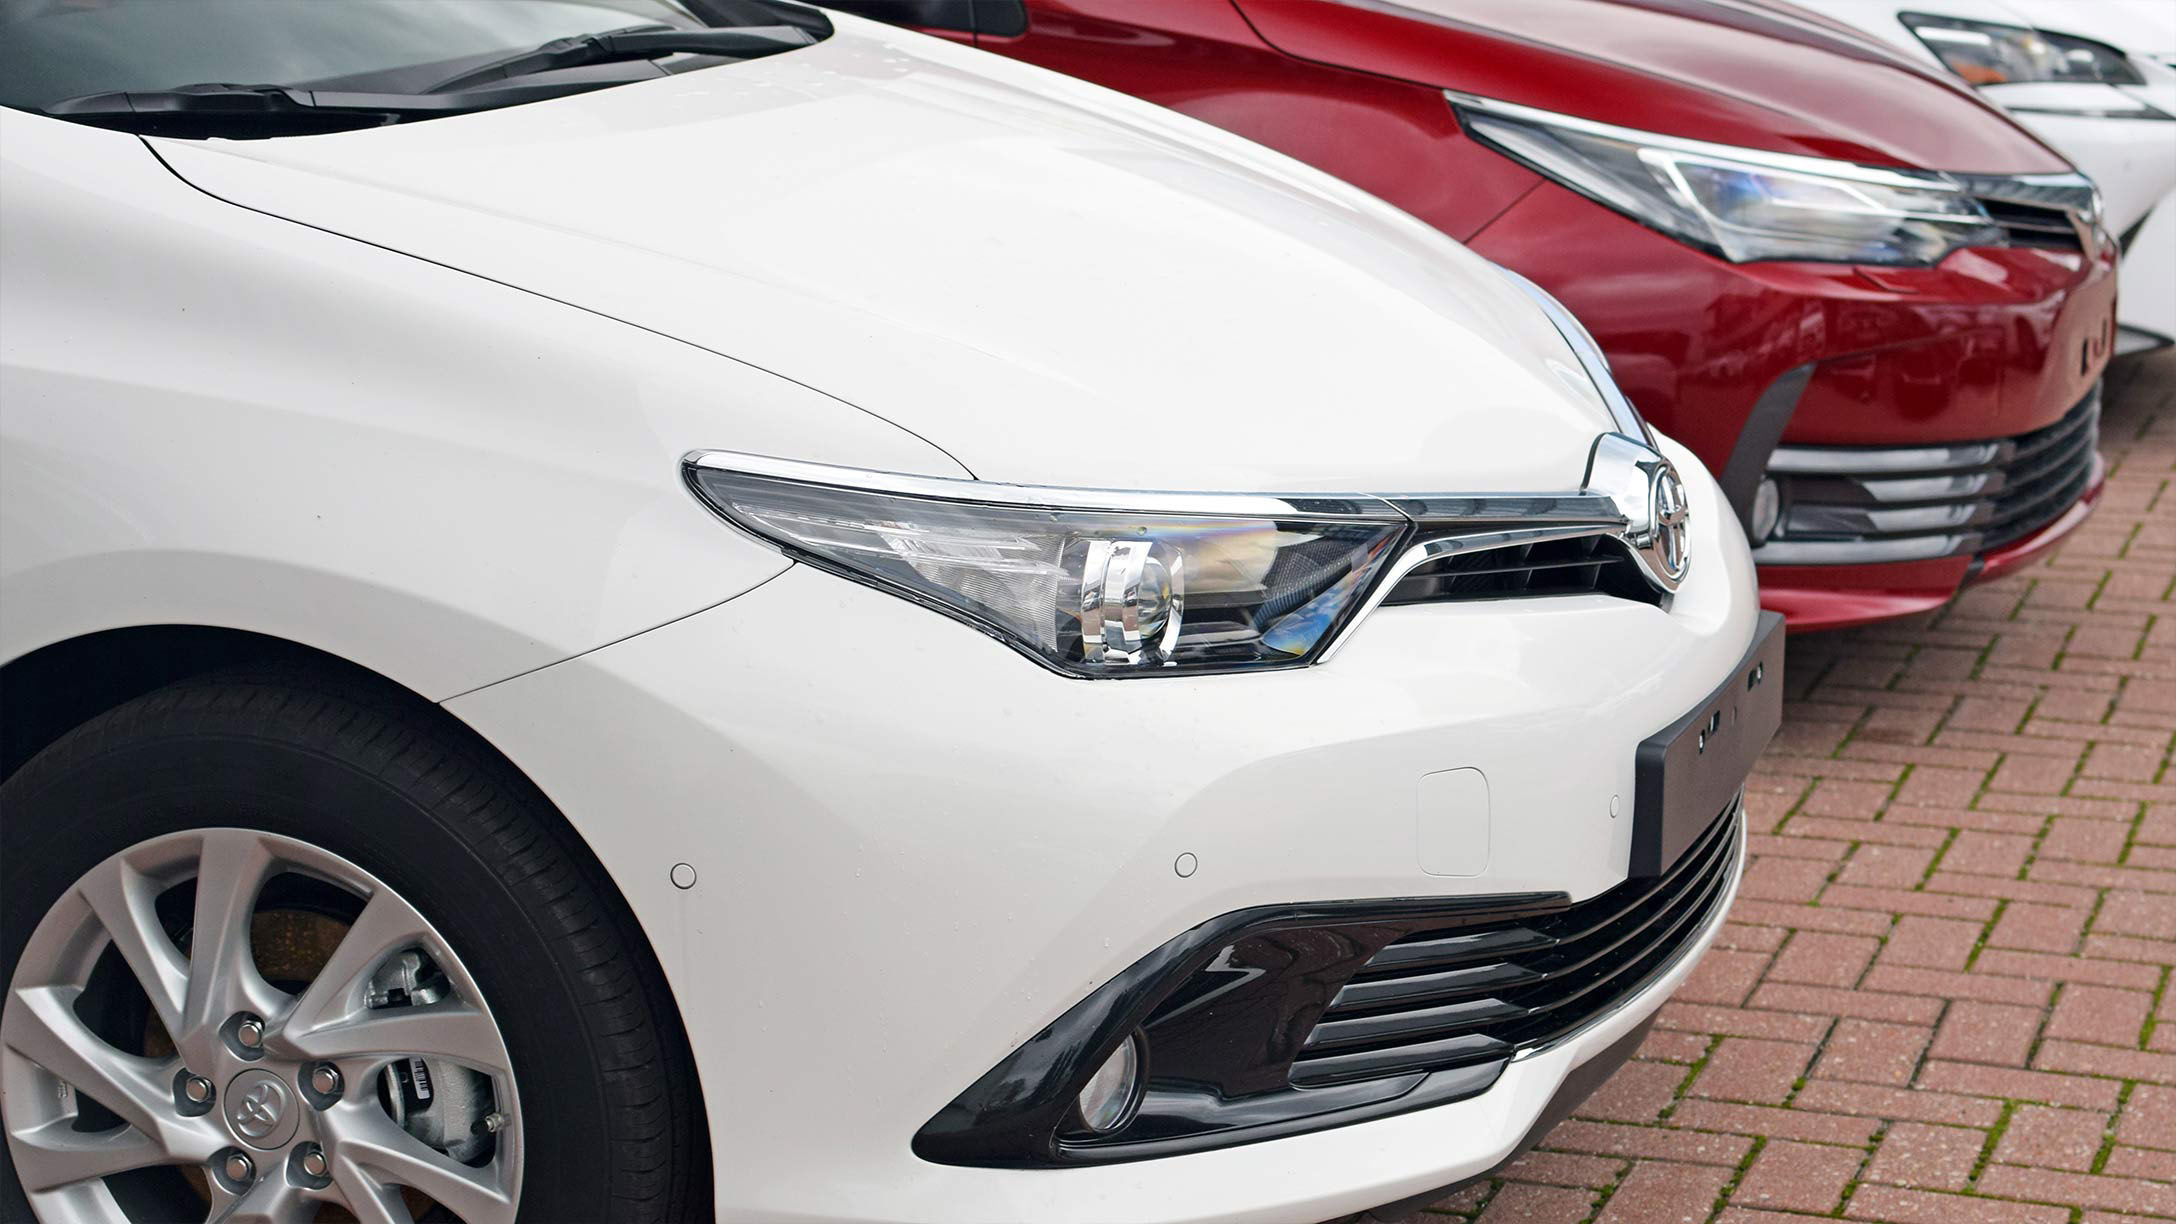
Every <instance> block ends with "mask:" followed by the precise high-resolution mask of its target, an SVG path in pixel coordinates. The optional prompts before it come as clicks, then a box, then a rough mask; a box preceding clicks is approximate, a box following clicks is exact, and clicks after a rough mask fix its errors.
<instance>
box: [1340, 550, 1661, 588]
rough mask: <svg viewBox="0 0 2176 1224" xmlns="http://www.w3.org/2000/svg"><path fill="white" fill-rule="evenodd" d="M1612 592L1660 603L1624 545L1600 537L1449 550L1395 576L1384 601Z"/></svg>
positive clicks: (1651, 585) (1652, 585)
mask: <svg viewBox="0 0 2176 1224" xmlns="http://www.w3.org/2000/svg"><path fill="white" fill-rule="evenodd" d="M1585 594H1602V595H1612V596H1615V597H1617V598H1619V599H1631V600H1636V601H1638V602H1640V603H1645V604H1659V603H1660V602H1661V600H1662V593H1661V592H1660V591H1658V590H1657V589H1656V588H1655V586H1654V584H1652V583H1650V582H1648V581H1647V578H1646V576H1645V575H1643V574H1641V573H1640V570H1639V564H1638V563H1637V562H1635V561H1634V560H1633V559H1632V554H1631V553H1629V552H1626V551H1625V547H1624V545H1623V544H1621V543H1619V542H1618V541H1617V540H1615V539H1613V538H1611V537H1609V536H1604V535H1588V536H1579V537H1576V538H1573V539H1568V540H1545V541H1542V542H1540V543H1535V544H1513V545H1507V546H1505V547H1501V548H1491V549H1484V550H1480V551H1476V552H1461V553H1453V554H1451V555H1449V556H1446V557H1438V558H1436V559H1435V560H1432V561H1429V562H1427V563H1426V564H1424V565H1421V566H1419V567H1417V568H1415V569H1414V570H1412V571H1411V572H1409V573H1407V574H1406V575H1405V576H1404V577H1402V578H1400V579H1398V582H1397V584H1396V585H1395V586H1393V587H1391V588H1390V594H1389V595H1387V596H1385V597H1384V599H1383V602H1384V603H1386V604H1415V603H1447V602H1451V601H1455V600H1466V599H1519V598H1528V597H1533V596H1539V595H1585Z"/></svg>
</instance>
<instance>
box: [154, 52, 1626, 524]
mask: <svg viewBox="0 0 2176 1224" xmlns="http://www.w3.org/2000/svg"><path fill="white" fill-rule="evenodd" d="M836 20H837V25H838V32H837V33H836V34H835V35H834V36H833V37H831V38H829V39H827V40H825V41H823V42H821V43H819V44H818V45H816V46H813V47H809V48H806V49H803V50H799V51H794V52H790V53H786V54H780V55H774V56H771V57H768V58H764V59H761V60H755V61H750V62H747V63H742V64H735V65H730V66H724V67H717V68H710V69H704V70H700V71H694V72H688V73H683V74H681V75H678V76H673V77H670V78H664V79H659V80H655V81H645V82H641V83H637V84H629V85H622V86H617V87H613V88H609V89H602V90H597V91H594V92H591V93H587V94H582V95H578V96H574V97H568V98H562V99H558V100H555V101H550V102H541V103H535V104H531V105H526V106H517V107H511V108H507V109H503V110H497V111H489V112H483V113H478V114H474V115H468V116H463V117H459V118H449V119H441V120H434V121H430V122H423V123H415V124H410V125H404V126H395V127H387V128H378V129H372V130H367V131H359V132H347V133H341V134H337V135H329V136H312V137H293V138H285V139H275V140H256V141H208V142H195V141H176V140H153V141H151V142H150V143H151V145H152V147H153V148H154V150H155V151H156V152H157V153H158V154H159V156H161V157H162V158H164V159H165V160H166V161H167V163H168V164H169V165H170V166H172V167H173V169H174V170H175V171H176V172H177V173H178V174H180V175H181V176H182V177H183V178H185V179H187V180H188V181H189V182H191V183H193V184H195V185H196V186H198V187H199V188H200V189H202V190H204V191H206V192H208V193H210V194H212V195H215V196H218V197H220V198H223V199H225V200H228V201H230V202H232V203H235V204H238V205H242V206H245V207H248V208H252V209H256V210H259V211H262V212H265V213H269V214H273V215H275V216H278V217H282V218H287V219H290V220H292V221H297V222H301V223H303V224H307V225H311V226H316V227H319V228H322V229H326V230H330V231H333V232H336V233H340V234H345V235H349V236H352V237H354V238H357V239H360V240H363V241H366V242H370V243H375V244H378V245H381V246H384V247H388V248H391V249H394V250H398V251H403V252H407V253H410V254H413V255H415V256H418V257H420V258H422V259H426V260H430V261H432V262H435V263H439V264H444V265H447V266H450V267H454V268H459V269H463V270H465V271H468V272H472V273H474V274H476V275H478V276H483V277H488V278H490V279H492V280H496V281H499V282H503V283H504V284H507V285H510V286H513V287H516V288H518V289H521V290H526V291H528V292H532V293H537V294H541V295H544V296H547V297H551V298H554V299H558V300H560V301H562V302H566V303H569V304H571V305H573V306H577V307H580V308H583V309H586V310H590V311H594V312H598V313H601V314H605V315H609V316H612V317H614V318H617V319H620V320H624V321H625V322H627V323H630V324H633V325H635V326H637V327H642V328H646V329H649V330H652V331H655V332H659V333H662V334H664V335H667V336H671V337H674V338H676V339H679V340H683V341H685V342H687V343H689V344H693V345H697V346H700V347H702V348H705V349H709V350H712V351H714V352H716V353H718V354H721V355H723V356H726V357H730V358H732V359H734V360H737V361H740V362H744V363H747V364H750V365H754V366H757V367H760V368H762V369H765V370H768V371H771V372H772V373H775V374H778V375H780V376H783V377H785V378H788V379H792V380H794V381H797V382H800V383H803V384H805V385H807V386H810V387H813V388H816V389H817V390H820V391H822V392H825V393H827V394H829V395H831V396H834V397H837V398H839V399H842V400H845V401H847V402H849V403H851V404H853V405H855V406H857V407H860V408H862V409H864V410H866V411H868V412H871V413H874V414H876V415H878V416H880V417H883V418H886V419H888V420H890V421H892V422H894V423H895V424H897V425H899V426H901V427H903V428H905V429H907V430H910V431H912V432H914V433H916V434H918V435H920V436H922V437H923V438H925V439H927V440H929V441H930V442H932V443H934V444H935V445H936V446H938V447H940V448H942V449H944V450H945V451H947V452H948V453H949V454H950V455H952V456H953V457H954V458H956V459H957V461H958V462H959V464H960V465H962V466H963V467H965V468H966V469H967V470H968V471H969V472H971V473H973V474H974V475H976V476H978V477H981V478H983V479H990V480H1004V481H1013V482H1021V483H1043V484H1062V485H1076V486H1093V487H1109V488H1129V489H1172V488H1178V489H1211V490H1234V489H1253V490H1265V491H1285V490H1290V491H1300V492H1310V491H1327V490H1333V489H1334V490H1355V491H1359V490H1365V491H1379V490H1473V491H1479V492H1497V491H1506V490H1535V489H1541V490H1548V489H1561V488H1566V487H1575V486H1576V485H1577V483H1578V481H1579V479H1580V477H1581V475H1582V473H1583V471H1584V464H1585V460H1586V456H1587V452H1588V449H1589V446H1590V444H1591V443H1592V441H1593V439H1594V437H1595V436H1596V435H1597V434H1598V433H1600V432H1603V431H1605V430H1607V429H1608V428H1610V424H1609V417H1608V415H1607V411H1606V409H1605V408H1604V407H1603V405H1602V402H1601V400H1600V397H1599V396H1598V395H1597V393H1596V392H1595V391H1594V389H1593V386H1592V384H1591V382H1589V381H1587V380H1586V379H1585V377H1584V376H1583V375H1582V374H1581V373H1580V372H1579V370H1578V368H1577V366H1576V364H1575V359H1574V358H1573V356H1572V355H1571V353H1570V350H1569V349H1568V347H1567V346H1566V345H1565V343H1564V342H1563V339H1562V337H1561V336H1559V335H1558V334H1557V333H1556V331H1555V330H1554V329H1553V327H1552V326H1551V325H1550V324H1549V323H1548V322H1547V320H1546V318H1545V317H1544V316H1543V315H1542V314H1541V313H1540V312H1539V311H1538V310H1537V309H1536V308H1535V307H1534V306H1533V304H1532V303H1531V302H1530V301H1528V300H1527V299H1525V298H1524V297H1522V296H1521V295H1520V293H1519V292H1518V291H1517V290H1515V289H1514V288H1512V287H1511V286H1509V285H1508V284H1507V283H1506V282H1505V280H1504V278H1503V277H1502V275H1501V274H1500V273H1499V272H1498V271H1497V270H1496V268H1495V267H1494V265H1492V264H1489V263H1488V262H1487V261H1485V260H1483V259H1481V258H1480V257H1478V256H1476V255H1473V254H1472V253H1470V252H1468V251H1466V250H1465V249H1464V248H1462V247H1459V246H1458V245H1457V244H1455V243H1453V242H1451V241H1450V240H1448V239H1446V238H1444V237H1443V236H1442V235H1440V234H1439V233H1437V232H1436V231H1434V230H1433V229H1430V228H1429V227H1427V226H1425V225H1423V224H1421V223H1420V222H1418V221H1416V220H1414V219H1412V218H1411V217H1408V216H1406V215H1405V214H1403V213H1400V212H1398V211H1397V210H1395V209H1393V208H1391V207H1390V206H1388V205H1386V204H1384V203H1382V202H1381V201H1378V200H1376V199H1374V198H1373V197H1371V196H1368V195H1365V194H1364V193H1361V192H1359V191H1358V190H1356V189H1354V188H1351V187H1349V186H1346V185H1344V184H1342V183H1339V182H1337V181H1336V180H1333V179H1331V178H1329V177H1327V176H1325V175H1323V174H1320V173H1319V172H1316V171H1314V170H1312V169H1309V168H1307V167H1305V166H1302V165H1301V164H1299V163H1297V162H1294V161H1291V160H1289V159H1287V158H1284V157H1282V156H1280V155H1278V154H1275V153H1272V152H1270V151H1268V150H1265V149H1262V148H1260V147H1259V146H1256V145H1253V144H1251V143H1248V142H1246V141H1243V140H1240V139H1238V138H1236V137H1233V136H1229V135H1227V134H1225V133H1222V132H1219V131H1216V130H1214V129H1212V128H1210V127H1208V126H1206V125H1203V124H1199V123H1196V122H1194V121H1192V120H1188V119H1185V118H1183V117H1181V116H1178V115H1175V114H1172V113H1170V112H1167V111H1163V110H1160V109H1158V108H1155V107H1151V106H1149V105H1147V104H1145V103H1140V102H1136V101H1134V100H1132V99H1128V98H1125V97H1122V96H1121V95H1119V94H1116V93H1111V92H1109V91H1106V90H1103V89H1100V88H1097V87H1094V86H1091V85H1086V84H1083V83H1080V82H1076V81H1072V80H1069V79H1067V78H1063V77H1059V76H1057V75H1055V74H1050V73H1046V72H1043V71H1042V70H1040V69H1036V68H1032V67H1029V66H1026V65H1021V64H1016V63H1012V62H1010V61H1006V60H1002V59H999V58H998V57H996V56H989V55H984V54H981V53H979V52H975V51H972V50H968V49H964V48H959V47H955V46H952V45H950V44H947V43H944V42H942V41H941V40H937V39H931V38H926V37H923V36H920V35H916V34H911V33H907V32H903V31H893V30H890V29H888V28H886V27H882V26H877V25H874V24H872V23H867V22H862V21H859V20H855V19H851V18H845V17H840V18H837V19H836ZM388 359H394V360H397V356H390V355H389V358H388ZM489 359H490V357H489V354H488V353H485V352H479V354H478V360H489ZM611 407H612V406H611V405H600V409H602V410H610V409H611ZM669 441H670V442H671V444H672V445H674V446H675V447H681V448H686V449H690V450H692V449H697V448H706V447H718V448H726V449H732V448H734V447H735V445H736V439H735V438H733V437H732V436H729V435H725V434H713V435H706V436H691V437H687V438H682V439H674V440H669ZM790 457H794V458H804V459H816V460H821V459H824V458H825V457H826V455H825V451H824V445H823V439H822V438H821V437H820V436H814V435H813V434H812V436H811V437H810V438H809V439H808V442H807V445H806V447H805V448H803V450H802V453H800V454H797V455H794V456H790ZM954 474H957V473H954Z"/></svg>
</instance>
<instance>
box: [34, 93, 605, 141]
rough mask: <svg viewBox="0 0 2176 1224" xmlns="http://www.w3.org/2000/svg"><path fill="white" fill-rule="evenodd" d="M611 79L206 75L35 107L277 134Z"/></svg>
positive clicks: (212, 131)
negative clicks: (340, 80) (437, 86)
mask: <svg viewBox="0 0 2176 1224" xmlns="http://www.w3.org/2000/svg"><path fill="white" fill-rule="evenodd" d="M613 83H614V82H609V81H603V82H600V81H582V82H578V83H577V82H554V83H549V84H536V85H516V86H502V87H500V88H498V89H489V90H471V91H468V92H464V93H431V94H404V93H358V92H354V91H350V90H331V89H295V88H292V87H290V86H286V85H226V84H218V83H206V84H202V85H182V86H179V87H177V88H174V89H160V90H151V91H147V92H140V93H95V94H84V95H83V96H81V97H76V98H64V99H62V100H61V101H59V102H54V103H51V104H50V105H47V106H44V107H41V108H40V109H41V110H42V111H43V112H44V113H45V114H48V115H51V116H53V117H54V118H56V119H71V120H74V121H76V122H78V123H88V124H91V125H93V126H95V127H108V128H119V129H121V130H122V131H127V132H138V133H142V134H144V135H147V136H186V137H202V136H218V135H227V134H229V133H230V130H231V129H235V128H242V129H246V130H247V131H249V132H250V133H251V134H253V135H261V136H279V135H301V134H304V133H310V132H336V131H342V130H345V129H349V128H358V127H374V126H378V125H382V124H388V123H398V122H400V121H402V120H404V119H419V118H436V117H439V116H443V115H460V114H466V113H468V112H470V111H479V110H489V109H492V108H495V107H501V106H511V105H514V104H516V103H520V102H535V101H541V100H543V99H545V98H555V97H562V96H564V95H566V94H570V93H579V92H582V91H584V90H589V89H595V88H598V87H600V86H601V85H607V84H613Z"/></svg>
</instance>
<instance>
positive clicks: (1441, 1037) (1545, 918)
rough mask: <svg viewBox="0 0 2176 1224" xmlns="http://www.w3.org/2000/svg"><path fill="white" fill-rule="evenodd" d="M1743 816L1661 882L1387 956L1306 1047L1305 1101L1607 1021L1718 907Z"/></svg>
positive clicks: (1466, 928)
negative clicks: (1335, 1088)
mask: <svg viewBox="0 0 2176 1224" xmlns="http://www.w3.org/2000/svg"><path fill="white" fill-rule="evenodd" d="M1740 823H1741V821H1740V819H1739V806H1738V804H1737V803H1735V802H1733V803H1732V804H1731V805H1730V808H1729V810H1727V811H1725V812H1724V813H1722V815H1721V816H1720V817H1719V818H1718V819H1717V820H1716V821H1715V823H1714V824H1713V825H1711V826H1710V827H1709V828H1708V830H1707V832H1706V833H1704V834H1702V835H1701V837H1700V840H1699V841H1697V842H1695V843H1694V844H1693V845H1692V847H1691V848H1690V849H1688V850H1686V852H1685V854H1684V856H1683V857H1682V858H1680V859H1679V860H1678V861H1677V864H1676V865H1675V866H1673V867H1671V868H1670V870H1669V872H1668V873H1667V874H1665V875H1664V876H1663V877H1662V878H1660V879H1657V880H1641V881H1634V882H1628V883H1624V884H1620V885H1618V886H1617V887H1615V888H1612V889H1610V890H1609V891H1608V892H1605V893H1603V894H1602V895H1600V896H1598V897H1595V898H1593V899H1592V900H1588V901H1582V902H1580V903H1578V904H1577V905H1573V906H1571V907H1569V908H1568V909H1564V910H1561V911H1559V912H1557V913H1553V914H1540V915H1530V916H1526V917H1520V918H1512V919H1509V920H1506V921H1502V922H1499V923H1493V924H1488V923H1480V922H1473V921H1468V922H1466V923H1464V924H1462V925H1459V926H1456V927H1451V928H1448V929H1444V930H1438V931H1425V930H1424V931H1418V932H1415V933H1414V934H1411V935H1407V936H1405V937H1404V938H1402V939H1399V940H1398V941H1396V942H1394V943H1392V944H1389V945H1388V946H1386V947H1384V948H1383V949H1382V950H1381V951H1380V952H1377V953H1376V954H1375V955H1374V957H1373V958H1371V959H1370V960H1369V961H1368V963H1367V964H1366V965H1364V966H1363V967H1362V968H1361V970H1360V972H1359V973H1358V974H1357V975H1355V976H1354V977H1353V978H1352V980H1350V981H1348V982H1346V983H1345V984H1344V986H1343V987H1342V988H1340V989H1339V990H1338V992H1337V994H1336V995H1335V996H1333V997H1332V998H1331V1000H1330V1005H1329V1007H1328V1009H1327V1010H1325V1011H1324V1012H1323V1013H1322V1017H1321V1019H1320V1020H1318V1021H1317V1022H1316V1024H1315V1026H1314V1031H1313V1032H1312V1033H1310V1034H1309V1035H1308V1037H1307V1040H1306V1041H1305V1042H1303V1043H1302V1044H1301V1046H1300V1053H1299V1057H1298V1058H1297V1059H1295V1060H1294V1061H1293V1063H1292V1072H1291V1076H1292V1083H1293V1084H1295V1085H1297V1086H1299V1087H1303V1088H1311V1087H1320V1086H1322V1085H1326V1084H1335V1083H1342V1082H1345V1081H1349V1080H1364V1079H1374V1078H1377V1077H1380V1076H1386V1075H1398V1074H1403V1073H1408V1072H1414V1071H1431V1070H1439V1069H1441V1068H1444V1067H1455V1066H1462V1065H1465V1064H1469V1063H1475V1062H1484V1061H1487V1060H1490V1059H1498V1058H1505V1057H1508V1056H1510V1055H1511V1054H1514V1053H1516V1052H1517V1051H1519V1050H1522V1049H1532V1048H1534V1047H1536V1046H1540V1045H1546V1044H1547V1043H1548V1042H1550V1041H1552V1040H1554V1039H1556V1038H1558V1037H1561V1036H1563V1035H1564V1034H1565V1033H1568V1032H1570V1031H1572V1030H1573V1029H1576V1028H1578V1027H1579V1026H1580V1025H1582V1024H1585V1023H1587V1022H1588V1021H1589V1020H1592V1019H1593V1018H1594V1017H1596V1016H1598V1015H1601V1014H1603V1013H1604V1012H1606V1011H1608V1010H1609V1008H1610V1007H1611V1006H1613V1005H1614V1004H1616V1003H1617V1002H1618V1001H1619V1000H1621V999H1623V998H1624V997H1625V996H1626V995H1628V994H1631V993H1632V992H1633V991H1635V990H1637V989H1639V988H1640V987H1641V986H1643V985H1645V984H1646V983H1647V982H1648V981H1650V980H1651V979H1652V978H1653V976H1654V974H1655V973H1656V972H1657V971H1659V970H1660V969H1662V968H1663V967H1664V966H1665V965H1668V964H1670V963H1671V962H1672V961H1674V960H1675V959H1676V958H1677V957H1678V955H1679V954H1680V953H1682V952H1683V951H1684V949H1685V945H1686V943H1687V942H1688V941H1690V940H1691V939H1692V938H1693V937H1694V936H1695V935H1696V934H1697V933H1698V932H1699V931H1700V930H1701V928H1702V927H1703V926H1704V925H1705V924H1706V922H1707V920H1708V918H1709V917H1710V916H1711V915H1713V914H1714V912H1715V907H1716V906H1718V905H1720V904H1722V900H1723V894H1724V892H1725V890H1726V889H1727V887H1728V885H1729V882H1730V874H1731V870H1732V868H1733V866H1734V865H1735V864H1736V863H1737V861H1738V842H1739V836H1740V835H1739V825H1740Z"/></svg>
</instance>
